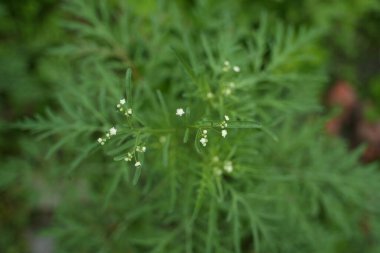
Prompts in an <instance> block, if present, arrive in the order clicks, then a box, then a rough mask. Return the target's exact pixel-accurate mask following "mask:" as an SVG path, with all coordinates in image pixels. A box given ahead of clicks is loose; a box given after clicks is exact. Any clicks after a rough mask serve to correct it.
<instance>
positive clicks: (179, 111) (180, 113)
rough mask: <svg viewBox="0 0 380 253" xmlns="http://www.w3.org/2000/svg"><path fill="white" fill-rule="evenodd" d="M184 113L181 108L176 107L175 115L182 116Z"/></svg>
mask: <svg viewBox="0 0 380 253" xmlns="http://www.w3.org/2000/svg"><path fill="white" fill-rule="evenodd" d="M184 114H185V111H184V110H183V109H182V108H178V109H177V112H176V115H177V116H180V117H182V115H184Z"/></svg>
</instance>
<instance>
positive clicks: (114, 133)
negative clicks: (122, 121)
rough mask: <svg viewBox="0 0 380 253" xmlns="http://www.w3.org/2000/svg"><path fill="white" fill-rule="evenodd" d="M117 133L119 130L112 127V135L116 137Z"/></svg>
mask: <svg viewBox="0 0 380 253" xmlns="http://www.w3.org/2000/svg"><path fill="white" fill-rule="evenodd" d="M116 133H117V129H116V128H115V127H112V128H111V129H110V133H109V134H110V135H116Z"/></svg>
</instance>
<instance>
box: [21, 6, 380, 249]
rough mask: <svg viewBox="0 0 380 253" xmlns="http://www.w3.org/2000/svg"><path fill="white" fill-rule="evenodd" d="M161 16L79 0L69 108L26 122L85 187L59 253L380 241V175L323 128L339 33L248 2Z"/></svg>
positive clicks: (63, 78)
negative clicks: (363, 225)
mask: <svg viewBox="0 0 380 253" xmlns="http://www.w3.org/2000/svg"><path fill="white" fill-rule="evenodd" d="M206 2H207V1H206ZM151 6H153V7H151V8H147V9H144V8H142V7H141V6H140V8H138V7H136V5H134V4H133V1H132V3H126V1H88V0H78V1H68V2H67V3H65V6H64V11H65V19H64V21H63V27H64V28H65V29H66V30H67V32H68V33H69V34H71V35H72V36H71V37H70V41H69V39H68V40H67V41H66V42H65V43H63V45H62V46H61V47H58V48H56V49H54V50H52V54H53V55H54V57H63V59H67V64H62V65H59V66H57V67H59V68H61V73H59V72H58V71H57V72H56V73H57V75H58V76H59V78H57V79H59V82H58V83H57V86H56V92H54V94H53V96H54V99H55V101H56V102H57V106H56V108H54V109H47V110H46V112H45V113H42V114H41V115H38V116H36V117H34V118H31V119H27V120H25V121H23V122H21V123H20V124H18V126H19V127H20V128H22V129H27V130H31V131H32V132H34V133H36V134H37V135H38V137H39V138H40V139H45V138H49V140H55V144H52V145H51V146H50V147H49V152H48V153H47V156H48V157H50V156H53V155H55V154H56V152H57V151H58V150H60V151H61V152H62V153H61V155H62V156H63V157H65V159H63V160H64V161H63V163H64V164H63V166H59V167H57V169H59V170H62V171H59V173H60V174H61V175H65V176H69V177H70V178H76V179H78V180H83V181H84V182H85V183H84V184H83V185H82V186H80V187H73V188H72V189H69V190H68V191H67V193H66V194H65V195H64V196H63V200H64V201H63V202H62V205H61V206H60V208H59V209H58V214H57V222H58V225H57V226H56V227H55V228H54V229H53V230H52V233H53V234H54V235H55V236H56V237H57V239H58V241H59V243H60V245H59V247H58V248H59V251H58V252H67V251H76V252H94V251H96V252H157V253H158V252H173V253H174V252H187V253H189V252H218V253H219V252H220V253H223V252H339V251H338V250H341V248H343V249H344V250H343V251H344V252H357V251H356V249H355V248H353V247H351V246H352V245H357V244H354V243H353V242H357V241H366V240H368V241H370V240H371V239H370V238H367V237H366V234H365V233H364V232H361V231H360V226H359V225H358V224H359V222H362V221H363V220H366V219H376V217H378V216H377V215H378V213H377V211H376V210H378V207H379V206H378V203H380V202H379V201H378V200H379V197H380V196H379V194H378V193H379V192H380V191H379V185H378V184H377V182H378V180H379V174H378V172H377V171H376V169H375V168H374V167H372V166H363V165H359V164H358V162H357V160H358V154H351V155H350V157H349V158H348V159H345V160H343V159H342V157H347V151H346V150H345V148H344V146H343V145H342V144H341V143H339V142H336V141H331V139H328V138H327V137H326V136H324V134H323V129H322V126H323V119H321V118H320V116H319V115H318V113H320V111H321V108H320V106H319V101H318V97H319V93H320V91H321V87H322V86H323V84H324V82H325V80H326V77H325V75H324V73H323V69H322V68H321V67H320V63H321V61H322V59H321V57H319V54H318V48H317V46H316V41H317V40H318V38H319V36H320V35H321V33H323V31H321V30H319V29H313V28H305V27H294V26H292V25H286V24H284V23H283V22H281V21H278V20H275V19H273V18H271V17H269V16H267V14H265V12H262V13H261V14H260V15H257V16H258V17H259V18H257V19H256V18H255V19H254V23H253V24H252V20H246V19H241V18H239V14H238V13H239V8H242V7H239V6H238V5H237V4H231V10H230V12H226V11H221V10H223V8H224V7H225V6H224V4H223V3H221V4H220V5H218V8H215V10H213V11H210V10H209V6H208V5H207V4H204V5H201V4H199V5H194V6H192V7H191V8H192V11H190V12H187V13H184V12H183V10H182V9H181V8H178V6H177V4H169V3H165V1H157V3H156V4H152V5H151ZM219 8H220V9H219ZM168 13H170V14H168ZM206 17H207V18H206ZM65 161H69V162H65ZM66 178H67V179H68V177H66ZM78 188H79V189H78ZM82 192H85V194H83V193H82ZM348 210H349V211H348ZM364 222H367V221H364ZM371 236H373V237H376V234H375V232H374V234H373V235H372V234H371ZM377 236H379V234H377ZM375 240H376V239H375ZM377 240H378V238H377ZM179 242H181V243H179ZM321 242H323V245H321V244H320V243H321ZM365 247H367V249H368V251H370V250H372V249H373V250H376V248H375V246H372V245H371V244H369V243H368V245H366V246H365Z"/></svg>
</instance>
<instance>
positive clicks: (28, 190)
mask: <svg viewBox="0 0 380 253" xmlns="http://www.w3.org/2000/svg"><path fill="white" fill-rule="evenodd" d="M195 2H197V1H195V0H194V1H185V0H183V1H177V3H178V4H179V5H180V6H181V7H182V8H184V9H186V8H189V6H191V5H193V4H195ZM211 2H212V1H211ZM214 2H215V4H217V2H218V1H214ZM238 2H239V3H240V4H241V5H243V6H244V5H247V6H248V8H249V10H252V11H248V10H247V12H245V13H241V15H242V17H241V18H244V19H249V18H252V17H255V16H257V15H259V12H260V11H261V10H266V11H267V12H268V13H269V15H272V16H275V17H277V18H279V19H281V20H283V21H284V22H287V23H290V24H296V25H309V26H314V27H320V28H321V29H324V30H326V31H327V32H326V35H325V36H324V37H323V39H322V40H321V41H320V43H319V49H318V50H320V53H321V55H322V56H323V58H324V62H323V66H321V67H322V68H325V69H326V70H327V72H328V73H329V76H330V84H332V83H334V82H335V81H336V80H346V81H348V82H349V83H351V84H352V85H354V86H355V87H356V88H357V90H358V92H359V94H360V97H361V99H363V100H365V101H370V107H369V108H370V109H369V113H368V115H369V117H371V119H373V120H376V119H377V120H378V119H379V118H380V117H379V115H380V32H379V30H380V4H379V2H378V1H371V0H346V1H342V0H319V1H316V0H315V1H314V0H288V1H285V0H283V1H281V0H261V1H250V0H239V1H238ZM154 4H155V2H154V1H131V5H132V6H133V7H134V11H135V12H136V13H137V15H149V12H150V11H151V10H152V9H153V7H152V6H154ZM61 5H62V1H56V0H9V1H6V0H4V1H2V2H1V3H0V131H1V133H0V157H1V159H0V252H3V253H12V252H30V251H32V252H49V247H52V245H50V244H51V241H49V238H48V236H47V237H46V236H45V235H44V234H43V231H44V228H47V227H49V226H50V224H51V222H52V219H51V217H52V215H53V213H54V210H55V207H56V206H57V205H59V197H60V192H61V191H63V190H64V187H65V186H64V183H62V185H57V184H56V183H55V182H57V179H59V177H60V175H57V174H55V173H54V172H55V171H57V170H50V168H52V167H59V166H61V165H60V164H61V163H60V156H59V153H58V154H57V155H55V156H53V157H52V158H50V159H45V157H44V156H43V154H44V153H46V152H47V150H48V147H49V145H48V144H47V143H46V142H45V141H37V140H36V139H34V138H33V136H31V135H30V134H29V133H25V132H20V131H18V130H15V129H14V128H12V124H13V123H15V122H18V121H20V120H22V119H24V118H25V117H31V116H32V115H34V114H36V113H39V112H42V111H43V109H44V108H45V107H46V106H51V107H53V108H54V106H55V101H54V100H52V98H51V96H50V94H51V92H52V91H53V88H54V85H55V84H56V83H57V82H59V80H57V75H55V73H57V71H59V66H60V65H61V64H62V65H64V64H65V59H57V58H55V57H52V56H51V54H50V51H51V50H52V49H54V48H55V47H56V46H59V45H61V44H62V41H65V40H69V39H70V34H69V33H66V32H65V31H64V30H63V29H62V26H61V22H62V19H63V18H64V17H65V13H64V10H63V9H62V8H61ZM327 88H328V87H326V89H327ZM321 101H322V98H321ZM53 178H54V180H51V179H53ZM52 182H54V183H52ZM40 242H41V243H42V245H44V246H43V247H42V248H43V249H44V250H45V251H42V250H40V249H39V247H40V246H39V243H40ZM49 245H50V246H49ZM31 248H34V249H33V250H31Z"/></svg>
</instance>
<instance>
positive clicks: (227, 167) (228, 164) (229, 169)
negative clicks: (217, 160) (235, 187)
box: [223, 161, 234, 173]
mask: <svg viewBox="0 0 380 253" xmlns="http://www.w3.org/2000/svg"><path fill="white" fill-rule="evenodd" d="M223 169H224V171H225V172H227V173H231V172H232V171H233V170H234V167H233V166H232V162H231V161H225V162H224V167H223Z"/></svg>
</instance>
